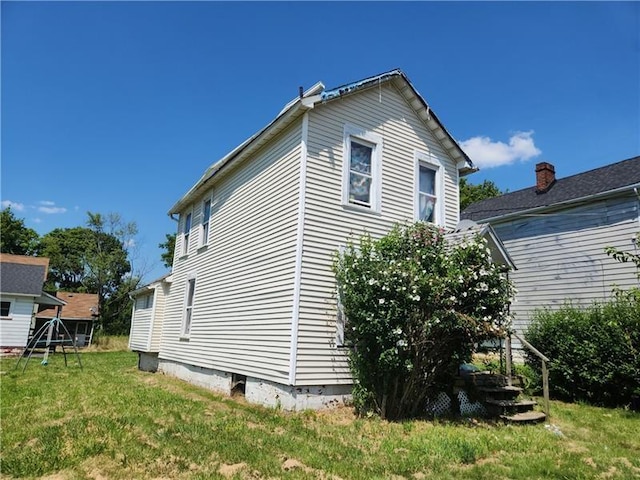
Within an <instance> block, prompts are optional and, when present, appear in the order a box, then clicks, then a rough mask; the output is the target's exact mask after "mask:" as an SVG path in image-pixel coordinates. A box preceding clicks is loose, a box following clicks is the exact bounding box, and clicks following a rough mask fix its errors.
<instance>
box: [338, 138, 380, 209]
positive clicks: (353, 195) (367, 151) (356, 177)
mask: <svg viewBox="0 0 640 480" xmlns="http://www.w3.org/2000/svg"><path fill="white" fill-rule="evenodd" d="M344 152H345V154H344V155H345V156H344V162H343V164H344V168H343V192H342V201H343V203H344V204H345V205H352V206H355V207H358V208H362V209H368V210H372V211H374V212H379V211H380V194H381V178H380V174H381V171H382V165H381V159H382V137H380V136H379V135H377V134H375V133H372V132H367V131H364V130H362V129H359V128H357V127H353V126H349V125H348V126H345V129H344Z"/></svg>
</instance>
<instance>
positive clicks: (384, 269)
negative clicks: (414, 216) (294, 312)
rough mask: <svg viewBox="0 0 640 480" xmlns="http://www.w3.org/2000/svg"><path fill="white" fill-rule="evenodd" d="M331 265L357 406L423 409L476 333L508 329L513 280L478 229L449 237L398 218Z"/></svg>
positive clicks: (396, 413) (408, 412)
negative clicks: (464, 236)
mask: <svg viewBox="0 0 640 480" xmlns="http://www.w3.org/2000/svg"><path fill="white" fill-rule="evenodd" d="M334 272H335V275H336V279H337V286H338V298H339V300H340V302H341V305H342V309H343V313H344V315H345V318H346V325H345V342H346V343H347V344H348V345H350V346H351V347H352V348H351V350H350V365H351V370H352V374H353V377H354V381H355V386H354V391H353V395H354V402H355V406H356V409H357V411H358V412H359V413H360V414H363V413H367V412H374V413H377V414H379V415H381V416H382V417H384V418H391V419H398V418H406V417H414V416H417V415H420V414H421V413H422V412H424V408H425V404H426V401H427V399H428V398H429V397H433V396H434V394H436V393H437V392H439V391H442V390H445V391H447V390H449V389H450V388H451V387H452V382H453V379H454V375H455V374H456V373H457V369H458V366H459V365H460V363H461V362H464V361H468V360H469V359H470V357H471V354H472V352H473V349H474V345H475V344H476V342H478V341H481V340H483V339H487V338H492V337H497V336H504V334H505V332H506V330H507V329H508V328H509V323H508V308H507V307H508V304H509V300H510V298H511V295H512V287H511V284H510V283H509V281H508V279H507V277H506V275H505V274H504V273H503V272H502V271H501V269H500V268H499V267H498V266H496V265H494V264H493V263H492V262H491V256H490V251H489V249H488V248H487V244H486V241H485V240H483V239H482V238H480V237H478V236H476V237H473V238H468V239H465V240H464V241H462V242H460V243H458V244H455V245H449V244H447V242H446V241H445V238H444V235H443V232H442V230H439V229H437V228H435V227H433V226H430V225H427V224H425V223H421V222H420V223H416V224H414V225H410V226H396V227H395V228H394V229H393V230H392V231H391V232H390V233H389V234H388V235H386V236H385V237H383V238H381V239H379V240H373V239H372V238H371V237H370V236H368V235H365V236H363V237H362V238H361V239H360V242H359V244H358V246H355V245H353V244H350V245H348V246H347V248H346V249H345V250H344V251H343V252H341V253H338V254H337V255H336V258H335V262H334Z"/></svg>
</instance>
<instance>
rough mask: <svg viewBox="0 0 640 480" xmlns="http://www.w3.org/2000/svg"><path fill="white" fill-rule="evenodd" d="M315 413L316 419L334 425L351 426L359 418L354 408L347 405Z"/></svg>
mask: <svg viewBox="0 0 640 480" xmlns="http://www.w3.org/2000/svg"><path fill="white" fill-rule="evenodd" d="M314 413H315V417H316V418H318V419H321V420H323V421H324V422H326V423H329V424H332V425H341V426H344V425H351V424H352V423H353V422H354V421H355V419H356V418H357V417H356V414H355V411H354V409H353V407H348V406H346V405H341V406H338V407H335V408H328V409H325V410H318V411H317V412H314Z"/></svg>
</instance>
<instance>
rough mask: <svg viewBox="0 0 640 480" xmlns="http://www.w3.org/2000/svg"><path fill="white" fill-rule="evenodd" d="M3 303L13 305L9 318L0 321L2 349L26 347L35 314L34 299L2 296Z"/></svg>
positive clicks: (0, 345)
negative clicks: (32, 317)
mask: <svg viewBox="0 0 640 480" xmlns="http://www.w3.org/2000/svg"><path fill="white" fill-rule="evenodd" d="M2 302H10V303H11V311H10V312H9V317H5V318H3V319H2V320H0V347H20V348H22V347H25V346H26V345H27V339H28V337H29V329H30V327H31V316H32V314H33V307H34V303H33V298H32V297H10V296H8V295H3V296H2Z"/></svg>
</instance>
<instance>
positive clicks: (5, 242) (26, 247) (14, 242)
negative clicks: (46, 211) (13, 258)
mask: <svg viewBox="0 0 640 480" xmlns="http://www.w3.org/2000/svg"><path fill="white" fill-rule="evenodd" d="M39 238H40V237H39V235H38V234H37V233H36V231H35V230H33V229H31V228H28V227H26V226H25V224H24V220H23V219H21V218H17V217H16V216H15V215H14V213H13V212H12V211H11V207H7V208H3V209H2V213H1V216H0V251H1V252H2V253H12V254H14V255H35V254H36V253H37V250H38V240H39Z"/></svg>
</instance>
